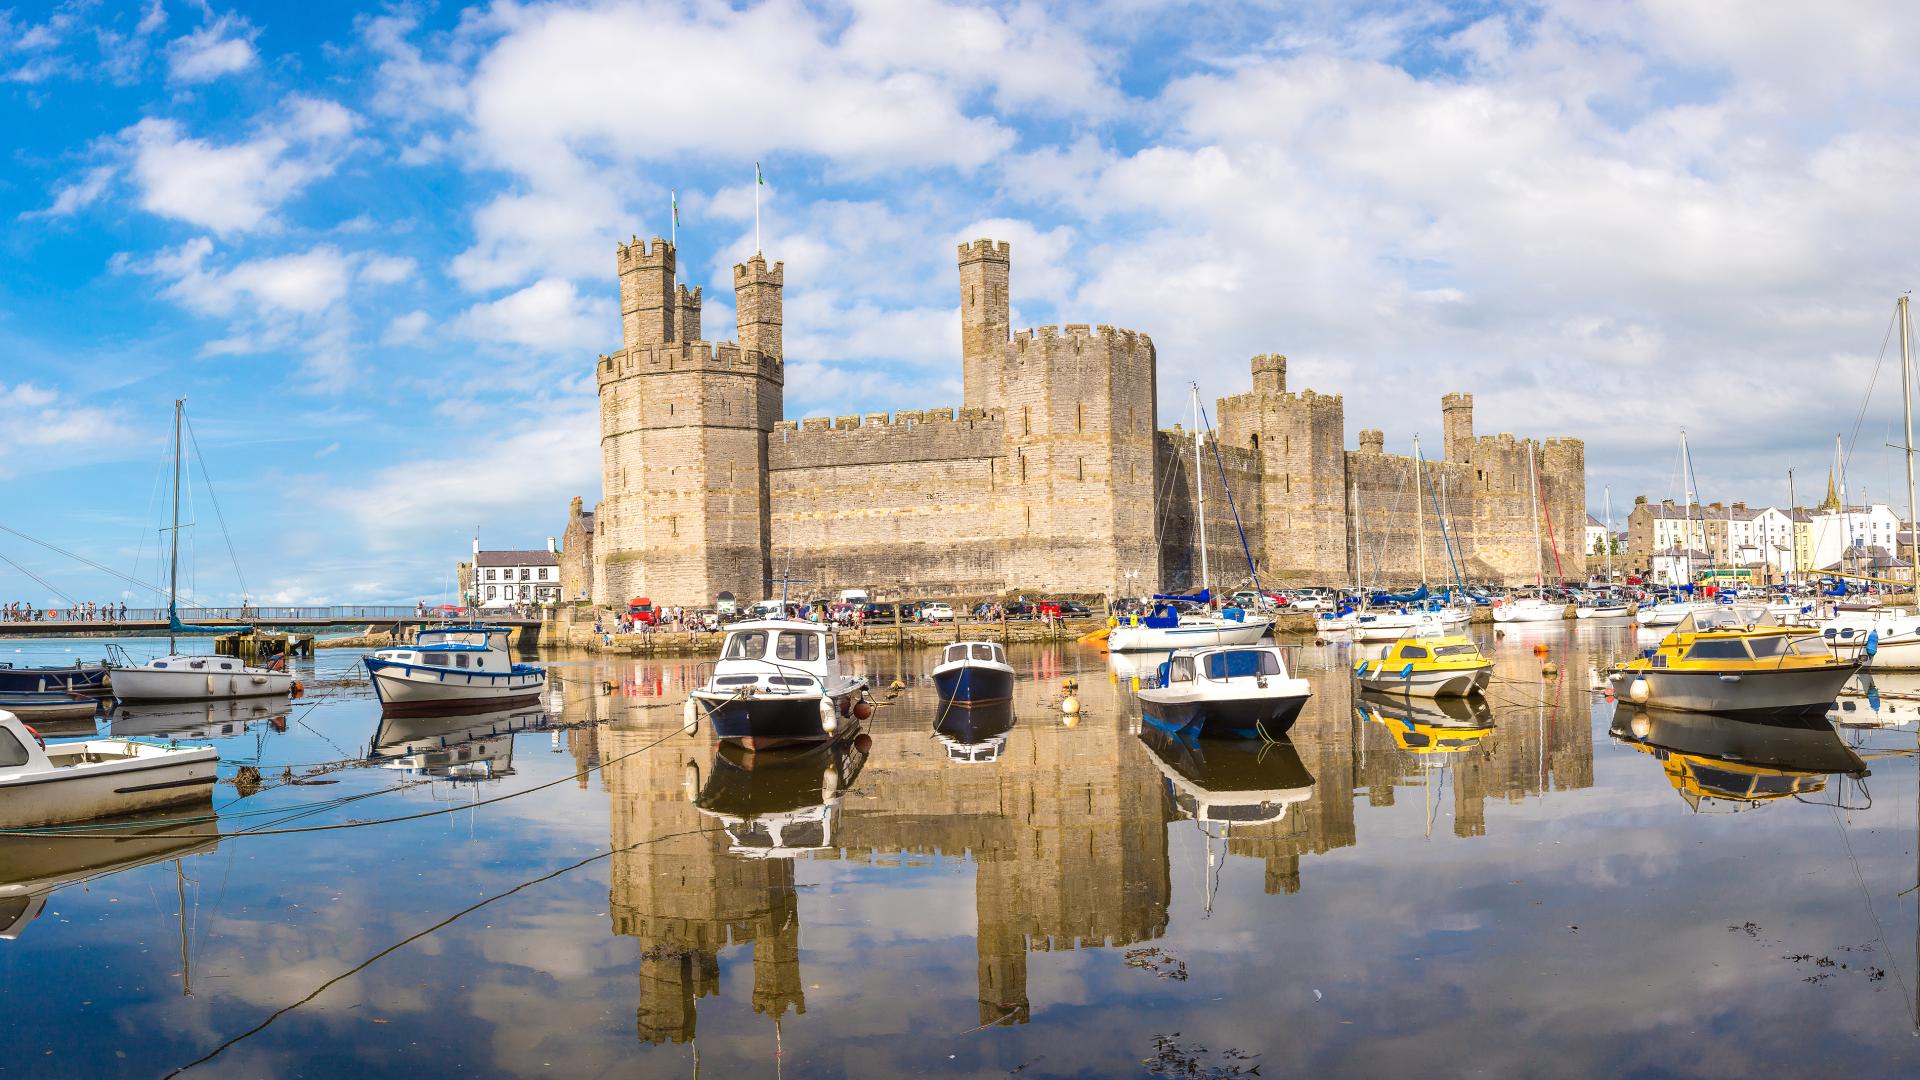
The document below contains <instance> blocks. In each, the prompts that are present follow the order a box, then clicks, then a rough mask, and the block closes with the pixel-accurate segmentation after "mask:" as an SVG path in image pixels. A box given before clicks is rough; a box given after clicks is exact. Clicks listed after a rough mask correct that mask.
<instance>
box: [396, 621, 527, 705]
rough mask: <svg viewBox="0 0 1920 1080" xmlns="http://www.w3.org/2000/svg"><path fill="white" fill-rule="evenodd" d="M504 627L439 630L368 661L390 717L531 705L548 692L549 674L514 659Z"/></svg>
mask: <svg viewBox="0 0 1920 1080" xmlns="http://www.w3.org/2000/svg"><path fill="white" fill-rule="evenodd" d="M512 634H513V631H512V629H511V628H509V627H505V626H439V627H434V628H433V629H430V630H422V631H420V633H419V635H418V636H417V637H416V638H415V640H414V643H413V644H412V645H407V646H400V647H395V648H391V649H380V650H378V651H377V652H375V653H374V654H373V655H372V656H369V657H367V658H366V661H365V663H366V665H367V674H368V675H369V676H371V677H372V678H373V691H374V693H375V694H377V695H379V697H380V708H381V711H382V712H383V713H385V714H387V715H395V716H397V715H406V714H415V715H444V714H447V713H452V712H459V711H461V710H466V711H469V712H487V711H491V710H494V709H505V708H511V707H512V706H515V705H531V704H533V703H535V702H538V701H539V700H540V695H541V694H542V693H543V692H545V691H546V688H547V669H546V668H543V667H539V666H538V665H535V664H519V663H515V662H514V660H513V654H512V652H511V651H510V648H509V646H508V641H509V640H510V639H511V636H512Z"/></svg>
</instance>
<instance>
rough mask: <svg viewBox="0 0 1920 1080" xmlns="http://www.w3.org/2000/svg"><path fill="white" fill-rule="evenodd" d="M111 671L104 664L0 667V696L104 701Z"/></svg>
mask: <svg viewBox="0 0 1920 1080" xmlns="http://www.w3.org/2000/svg"><path fill="white" fill-rule="evenodd" d="M112 676H113V669H112V668H110V667H108V666H107V664H106V662H105V661H100V662H96V663H92V664H66V665H63V666H59V667H44V666H23V667H16V666H14V665H13V664H0V694H44V693H48V692H50V691H54V690H58V691H60V692H62V693H67V694H89V695H92V696H95V697H104V696H106V695H108V694H111V693H112V692H113V678H112Z"/></svg>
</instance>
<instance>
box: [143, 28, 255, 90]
mask: <svg viewBox="0 0 1920 1080" xmlns="http://www.w3.org/2000/svg"><path fill="white" fill-rule="evenodd" d="M153 16H154V13H153V12H152V11H149V12H148V13H147V17H146V19H142V21H141V25H142V26H143V27H144V26H146V25H147V19H151V18H153ZM161 17H162V18H163V19H164V17H165V16H164V14H162V16H161ZM258 34H259V30H257V29H255V28H254V27H253V25H252V24H250V23H248V22H247V21H246V20H245V19H242V18H240V17H239V16H237V15H222V16H220V17H219V18H218V19H215V20H213V21H212V22H210V23H207V24H206V25H205V26H202V27H201V28H200V29H198V30H195V31H194V32H193V33H191V34H187V35H185V36H184V37H178V38H175V39H173V41H172V42H170V43H169V44H168V45H167V71H168V74H169V75H170V76H171V78H172V79H173V81H175V82H182V83H203V82H211V81H213V80H215V79H218V78H220V77H221V76H223V75H232V74H235V73H237V72H241V71H245V70H247V69H248V68H250V67H252V66H253V65H254V63H255V62H257V61H258V60H259V56H258V55H257V54H256V53H255V52H254V51H253V39H254V38H255V37H256V36H258Z"/></svg>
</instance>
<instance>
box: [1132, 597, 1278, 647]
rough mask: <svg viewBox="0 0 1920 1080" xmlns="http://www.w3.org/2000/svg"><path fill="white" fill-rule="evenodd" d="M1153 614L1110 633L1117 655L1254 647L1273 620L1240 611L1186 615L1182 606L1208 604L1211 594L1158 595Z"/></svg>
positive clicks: (1235, 609)
mask: <svg viewBox="0 0 1920 1080" xmlns="http://www.w3.org/2000/svg"><path fill="white" fill-rule="evenodd" d="M1153 599H1154V604H1153V611H1152V612H1151V613H1149V614H1147V615H1141V616H1138V617H1136V618H1135V619H1134V620H1133V621H1131V622H1126V623H1122V624H1121V625H1119V626H1116V627H1114V628H1113V629H1112V630H1111V631H1109V632H1108V634H1107V648H1108V649H1110V650H1112V651H1113V652H1155V651H1166V650H1170V649H1185V648H1195V647H1198V646H1202V645H1252V644H1253V643H1255V642H1257V641H1259V640H1260V639H1261V638H1262V637H1264V636H1266V633H1267V630H1268V628H1269V627H1271V626H1272V625H1273V620H1271V619H1265V618H1261V617H1259V616H1256V615H1249V614H1247V613H1245V612H1243V611H1241V610H1240V609H1239V608H1227V609H1226V610H1224V611H1222V612H1221V613H1219V614H1217V615H1216V614H1211V613H1201V612H1183V611H1181V609H1180V605H1181V604H1191V603H1198V604H1205V603H1207V602H1208V601H1209V600H1210V599H1211V595H1210V594H1209V593H1207V592H1205V591H1204V590H1203V591H1202V592H1200V593H1198V594H1196V595H1194V596H1155V597H1154V598H1153Z"/></svg>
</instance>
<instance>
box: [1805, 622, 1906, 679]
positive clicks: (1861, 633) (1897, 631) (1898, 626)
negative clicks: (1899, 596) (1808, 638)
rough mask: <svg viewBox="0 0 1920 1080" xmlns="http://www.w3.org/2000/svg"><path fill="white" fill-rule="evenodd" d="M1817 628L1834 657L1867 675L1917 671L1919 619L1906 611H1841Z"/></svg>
mask: <svg viewBox="0 0 1920 1080" xmlns="http://www.w3.org/2000/svg"><path fill="white" fill-rule="evenodd" d="M1819 626H1820V637H1821V639H1822V640H1823V641H1825V642H1826V643H1827V648H1829V649H1832V650H1833V654H1834V655H1835V656H1838V657H1840V658H1842V659H1846V660H1861V661H1864V665H1863V666H1864V668H1865V669H1866V670H1868V671H1920V615H1915V614H1914V613H1913V612H1911V611H1909V610H1907V609H1906V608H1879V609H1877V610H1874V611H1843V612H1840V613H1838V614H1836V615H1834V617H1833V618H1831V619H1828V620H1827V621H1825V622H1823V623H1820V624H1819Z"/></svg>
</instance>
